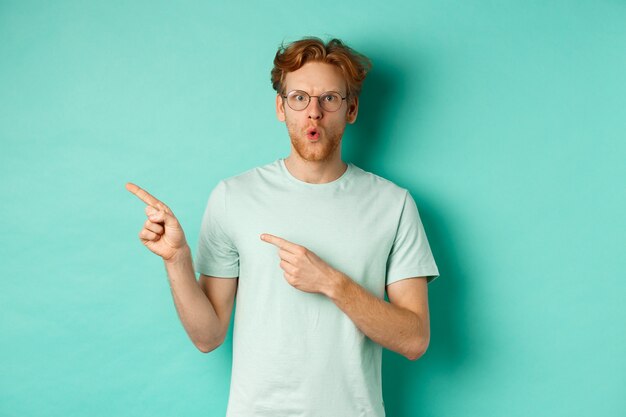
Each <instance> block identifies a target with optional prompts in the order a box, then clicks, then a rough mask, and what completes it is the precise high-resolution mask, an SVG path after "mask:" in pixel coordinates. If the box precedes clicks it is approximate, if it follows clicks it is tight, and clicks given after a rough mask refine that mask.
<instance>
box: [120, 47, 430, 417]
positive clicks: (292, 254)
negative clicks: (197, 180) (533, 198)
mask: <svg viewBox="0 0 626 417" xmlns="http://www.w3.org/2000/svg"><path fill="white" fill-rule="evenodd" d="M370 66H371V64H370V61H369V59H368V58H366V57H365V56H363V55H361V54H359V53H358V52H356V51H354V50H353V49H351V48H350V47H348V46H347V45H345V44H344V43H343V42H341V41H340V40H337V39H332V40H330V41H328V42H327V43H324V42H323V41H322V40H320V39H318V38H304V39H301V40H299V41H295V42H293V43H291V44H289V45H287V46H281V47H280V48H279V50H278V51H277V53H276V56H275V59H274V68H273V69H272V71H271V80H272V85H273V87H274V89H275V90H276V93H277V94H276V115H277V117H278V120H280V121H281V122H284V123H285V124H286V126H287V132H288V134H289V138H290V141H291V151H290V153H289V155H288V156H287V157H286V158H280V159H277V160H275V161H274V162H271V163H269V164H266V165H263V166H260V167H257V168H254V169H250V170H248V171H246V172H244V173H241V174H239V175H236V176H233V177H230V178H227V179H224V180H221V181H219V182H218V184H217V185H216V186H215V188H214V189H213V190H212V192H211V193H210V196H209V199H208V203H207V206H206V210H205V212H204V216H203V220H202V225H201V230H200V236H199V239H198V247H197V250H196V254H195V262H194V261H192V255H191V250H190V248H189V246H188V244H187V243H186V240H185V235H184V233H183V230H182V228H181V226H180V224H179V223H178V221H177V219H176V217H175V216H174V214H173V213H172V211H171V210H170V209H169V208H168V207H167V206H166V205H165V204H164V203H162V202H161V201H159V200H157V199H156V198H155V197H153V196H151V195H150V194H149V193H148V192H146V191H145V190H143V189H141V188H139V187H138V186H136V185H134V184H131V183H128V184H127V188H128V190H129V191H131V192H133V193H134V194H136V195H137V196H138V197H139V198H141V199H142V200H143V201H144V202H145V203H146V204H147V207H146V215H147V216H148V220H147V221H146V223H145V225H144V228H143V229H142V230H141V232H140V233H139V237H140V239H141V241H142V242H143V243H144V244H145V245H146V247H148V249H150V250H151V251H153V252H154V253H156V254H157V255H159V256H161V257H162V258H163V259H164V262H165V265H166V269H167V273H168V277H169V281H170V286H171V289H172V295H173V298H174V303H175V305H176V309H177V311H178V315H179V317H180V319H181V322H182V324H183V326H184V328H185V330H186V331H187V333H188V335H189V337H190V339H191V340H192V341H193V343H194V344H195V346H197V348H198V349H200V350H201V351H202V352H210V351H212V350H214V349H216V348H217V347H218V346H220V345H221V344H222V343H223V342H224V339H225V337H226V335H227V332H228V329H229V325H230V318H231V313H232V311H233V306H234V302H235V300H236V308H235V314H234V328H233V365H232V379H231V386H230V396H229V402H228V409H227V417H261V416H263V417H283V416H285V417H287V416H289V417H292V416H301V417H317V416H319V417H352V416H354V417H357V416H358V417H382V416H384V415H385V410H384V403H383V398H382V384H381V358H382V348H383V347H385V348H387V349H389V350H392V351H395V352H397V353H399V354H401V355H403V356H405V357H406V358H408V359H410V360H416V359H418V358H419V357H420V356H421V355H422V354H423V353H424V352H425V351H426V348H427V347H428V343H429V338H430V327H429V312H428V292H427V283H428V282H430V281H432V280H433V279H435V278H436V277H438V276H439V272H438V269H437V266H436V264H435V261H434V259H433V256H432V253H431V250H430V247H429V244H428V240H427V238H426V234H425V232H424V228H423V226H422V223H421V220H420V217H419V214H418V210H417V207H416V204H415V202H414V200H413V198H412V197H411V195H410V194H409V192H408V191H407V190H406V189H404V188H401V187H399V186H397V185H395V184H394V183H392V182H391V181H389V180H386V179H384V178H382V177H380V176H377V175H375V174H372V173H370V172H367V171H364V170H362V169H361V168H359V167H357V166H355V165H354V164H352V163H349V162H344V161H343V160H342V157H341V139H342V137H343V133H344V130H345V128H346V125H347V124H352V123H354V122H355V121H356V118H357V114H358V108H359V93H360V90H361V85H362V82H363V80H364V79H365V76H366V74H367V72H368V70H369V69H370ZM196 272H197V273H198V274H199V280H196V274H195V273H196ZM385 291H386V292H387V296H388V298H389V302H387V301H385V297H384V295H385Z"/></svg>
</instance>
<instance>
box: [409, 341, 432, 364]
mask: <svg viewBox="0 0 626 417" xmlns="http://www.w3.org/2000/svg"><path fill="white" fill-rule="evenodd" d="M429 342H430V339H429V338H428V337H422V338H420V339H419V340H418V341H417V342H415V343H414V344H413V346H412V347H411V349H410V350H409V351H408V353H407V354H406V355H405V356H406V358H407V359H408V360H410V361H416V360H418V359H419V358H421V357H422V356H423V355H424V353H426V350H427V349H428V344H429Z"/></svg>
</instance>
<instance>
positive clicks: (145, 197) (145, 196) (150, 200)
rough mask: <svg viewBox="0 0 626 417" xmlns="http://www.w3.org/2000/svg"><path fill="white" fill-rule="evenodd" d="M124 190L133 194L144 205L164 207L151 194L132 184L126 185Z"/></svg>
mask: <svg viewBox="0 0 626 417" xmlns="http://www.w3.org/2000/svg"><path fill="white" fill-rule="evenodd" d="M126 189H127V190H128V191H130V192H131V193H133V194H135V195H136V196H137V197H139V199H140V200H141V201H143V202H144V203H146V204H148V205H151V206H153V207H155V208H157V206H158V205H162V206H165V204H163V203H161V202H160V201H159V200H158V199H157V198H155V197H154V196H153V195H152V194H150V193H149V192H147V191H146V190H144V189H143V188H141V187H139V186H137V185H135V184H133V183H132V182H127V183H126Z"/></svg>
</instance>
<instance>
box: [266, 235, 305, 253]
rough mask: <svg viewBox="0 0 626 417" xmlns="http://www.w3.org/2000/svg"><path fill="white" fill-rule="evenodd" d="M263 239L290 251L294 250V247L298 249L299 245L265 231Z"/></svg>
mask: <svg viewBox="0 0 626 417" xmlns="http://www.w3.org/2000/svg"><path fill="white" fill-rule="evenodd" d="M261 239H262V240H263V241H265V242H268V243H271V244H272V245H275V246H277V247H279V248H281V249H285V250H287V251H289V252H293V251H294V249H296V248H297V247H298V246H299V245H296V244H295V243H292V242H290V241H288V240H285V239H283V238H281V237H278V236H274V235H270V234H268V233H263V234H262V235H261Z"/></svg>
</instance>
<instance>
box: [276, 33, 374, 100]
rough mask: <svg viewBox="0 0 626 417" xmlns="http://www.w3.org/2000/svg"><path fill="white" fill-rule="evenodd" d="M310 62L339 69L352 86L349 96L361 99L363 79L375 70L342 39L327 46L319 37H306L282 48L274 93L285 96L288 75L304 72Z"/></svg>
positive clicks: (363, 56)
mask: <svg viewBox="0 0 626 417" xmlns="http://www.w3.org/2000/svg"><path fill="white" fill-rule="evenodd" d="M307 62H323V63H326V64H331V65H335V66H336V67H338V68H339V69H340V70H341V72H342V74H343V77H344V78H345V80H346V83H347V85H348V92H347V93H348V94H347V95H348V97H358V96H359V94H360V93H361V85H362V84H363V80H365V77H366V76H367V73H368V71H369V70H370V69H371V68H372V63H371V61H370V60H369V58H367V57H366V56H365V55H362V54H360V53H358V52H356V51H355V50H354V49H352V48H350V47H349V46H347V45H345V44H344V43H343V42H342V41H340V40H339V39H331V40H330V41H328V42H327V43H326V44H324V42H323V41H322V40H321V39H319V38H316V37H306V38H303V39H300V40H298V41H295V42H291V43H290V44H288V45H287V46H285V45H284V44H283V45H281V46H280V47H279V48H278V51H277V52H276V56H275V57H274V68H272V73H271V78H272V87H273V88H274V90H276V92H277V93H279V94H284V93H285V92H284V91H283V89H284V82H285V75H286V74H287V73H288V72H293V71H296V70H298V69H300V68H301V67H302V66H303V65H304V64H306V63H307Z"/></svg>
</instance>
